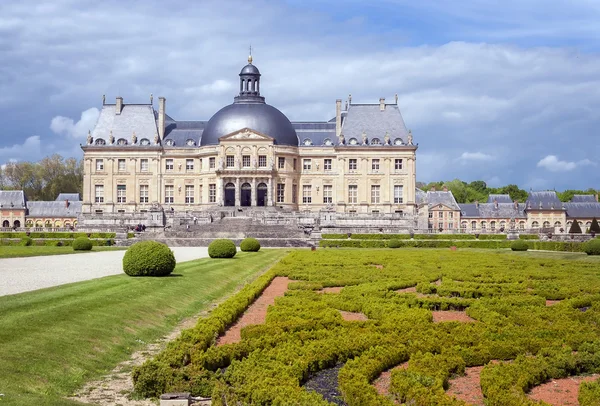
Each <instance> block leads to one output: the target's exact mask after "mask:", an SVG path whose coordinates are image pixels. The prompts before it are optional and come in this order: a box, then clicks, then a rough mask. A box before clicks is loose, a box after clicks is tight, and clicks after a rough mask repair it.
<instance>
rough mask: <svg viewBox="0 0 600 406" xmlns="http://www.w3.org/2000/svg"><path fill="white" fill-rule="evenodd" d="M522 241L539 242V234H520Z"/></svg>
mask: <svg viewBox="0 0 600 406" xmlns="http://www.w3.org/2000/svg"><path fill="white" fill-rule="evenodd" d="M519 239H520V240H539V239H540V236H539V234H519Z"/></svg>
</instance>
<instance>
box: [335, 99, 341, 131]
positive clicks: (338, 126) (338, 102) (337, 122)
mask: <svg viewBox="0 0 600 406" xmlns="http://www.w3.org/2000/svg"><path fill="white" fill-rule="evenodd" d="M341 133H342V99H337V100H336V101H335V135H336V137H339V136H340V134H341Z"/></svg>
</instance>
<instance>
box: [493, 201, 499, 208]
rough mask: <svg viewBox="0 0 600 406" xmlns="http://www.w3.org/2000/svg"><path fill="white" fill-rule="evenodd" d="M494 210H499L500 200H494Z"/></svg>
mask: <svg viewBox="0 0 600 406" xmlns="http://www.w3.org/2000/svg"><path fill="white" fill-rule="evenodd" d="M494 208H495V209H497V208H498V199H494Z"/></svg>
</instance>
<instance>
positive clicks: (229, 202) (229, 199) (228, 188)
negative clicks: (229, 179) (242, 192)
mask: <svg viewBox="0 0 600 406" xmlns="http://www.w3.org/2000/svg"><path fill="white" fill-rule="evenodd" d="M225 206H235V185H234V184H233V183H228V184H226V185H225Z"/></svg>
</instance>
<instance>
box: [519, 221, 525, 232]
mask: <svg viewBox="0 0 600 406" xmlns="http://www.w3.org/2000/svg"><path fill="white" fill-rule="evenodd" d="M519 228H520V229H521V230H525V222H524V221H519Z"/></svg>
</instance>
